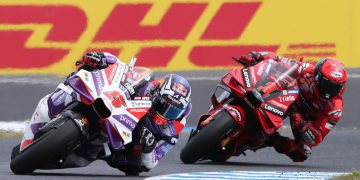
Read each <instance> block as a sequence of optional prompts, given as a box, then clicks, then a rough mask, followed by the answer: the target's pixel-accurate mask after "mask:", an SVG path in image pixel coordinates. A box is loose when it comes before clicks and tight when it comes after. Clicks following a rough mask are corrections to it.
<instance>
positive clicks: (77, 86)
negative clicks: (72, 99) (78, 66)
mask: <svg viewBox="0 0 360 180" xmlns="http://www.w3.org/2000/svg"><path fill="white" fill-rule="evenodd" d="M66 81H67V82H68V84H69V86H70V87H71V88H72V89H74V91H76V92H77V93H78V94H79V95H80V96H82V97H83V98H84V99H86V100H87V101H88V102H93V101H94V98H93V97H92V96H91V95H90V94H89V93H88V91H87V90H86V89H85V88H84V87H83V86H82V82H81V79H80V78H79V77H78V76H72V77H70V78H69V79H67V80H66Z"/></svg>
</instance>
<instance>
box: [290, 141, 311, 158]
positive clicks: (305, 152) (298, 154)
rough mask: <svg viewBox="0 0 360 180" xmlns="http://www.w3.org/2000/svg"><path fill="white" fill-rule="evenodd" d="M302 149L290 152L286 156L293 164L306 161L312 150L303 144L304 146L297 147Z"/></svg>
mask: <svg viewBox="0 0 360 180" xmlns="http://www.w3.org/2000/svg"><path fill="white" fill-rule="evenodd" d="M299 146H302V147H299V148H298V149H297V150H295V151H293V152H290V153H289V154H288V156H289V157H290V158H291V159H292V160H293V161H294V162H304V161H305V160H307V159H308V158H309V157H310V155H311V153H312V150H311V148H310V147H309V146H308V145H306V144H304V145H299Z"/></svg>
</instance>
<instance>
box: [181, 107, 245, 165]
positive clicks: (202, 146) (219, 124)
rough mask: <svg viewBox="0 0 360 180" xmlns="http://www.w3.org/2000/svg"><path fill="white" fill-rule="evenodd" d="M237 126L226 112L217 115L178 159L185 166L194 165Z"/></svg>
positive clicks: (190, 142)
mask: <svg viewBox="0 0 360 180" xmlns="http://www.w3.org/2000/svg"><path fill="white" fill-rule="evenodd" d="M237 126H238V124H237V123H236V122H235V121H234V119H233V118H232V117H231V116H230V115H229V113H228V112H227V111H225V110H224V111H221V112H219V114H217V115H216V116H215V117H214V118H213V120H212V121H211V122H210V124H209V125H207V126H206V127H204V128H203V129H201V130H200V131H199V132H198V133H197V134H196V135H194V136H193V137H192V138H191V139H190V140H189V142H188V143H187V144H186V145H185V147H184V148H183V149H182V151H181V153H180V159H181V161H182V162H183V163H185V164H192V163H195V162H196V161H197V160H199V159H200V158H202V157H204V155H205V154H207V153H208V152H210V151H211V150H212V149H213V148H215V147H216V146H217V145H218V143H219V142H220V141H221V140H222V139H223V138H224V136H225V135H226V134H227V133H229V132H230V131H231V130H233V129H234V128H237Z"/></svg>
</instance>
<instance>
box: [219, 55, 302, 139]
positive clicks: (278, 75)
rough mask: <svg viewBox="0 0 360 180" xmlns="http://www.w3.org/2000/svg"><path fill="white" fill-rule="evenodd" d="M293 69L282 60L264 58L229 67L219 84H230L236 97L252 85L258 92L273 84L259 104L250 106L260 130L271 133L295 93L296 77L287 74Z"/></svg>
mask: <svg viewBox="0 0 360 180" xmlns="http://www.w3.org/2000/svg"><path fill="white" fill-rule="evenodd" d="M295 69H296V67H295V66H294V67H291V66H289V65H288V64H286V63H283V62H277V61H274V60H271V59H270V60H264V61H262V62H260V63H258V64H257V65H255V66H251V67H248V68H243V69H232V70H230V71H229V73H228V74H226V75H224V76H223V78H222V83H224V84H226V85H227V86H228V87H230V88H231V90H232V91H233V92H235V94H236V95H237V96H239V97H245V93H246V92H248V91H251V90H252V89H254V88H256V89H257V90H258V91H261V90H263V88H265V87H267V86H268V85H269V84H270V83H272V82H275V83H277V84H276V85H277V86H276V87H277V88H273V89H271V90H270V92H269V93H268V94H263V95H262V98H263V99H264V102H262V103H261V105H260V107H258V108H255V107H254V111H255V114H256V115H257V116H258V119H259V120H260V123H261V124H262V127H263V129H264V131H265V132H266V133H267V134H273V133H274V132H275V131H276V130H277V129H278V128H280V127H281V126H282V121H283V119H284V118H285V116H286V115H287V111H288V108H289V107H290V106H291V104H292V103H293V102H294V101H295V100H296V99H297V98H298V96H299V90H298V86H297V82H296V79H294V78H292V77H291V76H290V74H291V73H292V72H293V71H294V70H295ZM282 73H285V75H284V74H282ZM284 84H287V85H288V86H284ZM279 87H280V88H279ZM264 117H265V118H264Z"/></svg>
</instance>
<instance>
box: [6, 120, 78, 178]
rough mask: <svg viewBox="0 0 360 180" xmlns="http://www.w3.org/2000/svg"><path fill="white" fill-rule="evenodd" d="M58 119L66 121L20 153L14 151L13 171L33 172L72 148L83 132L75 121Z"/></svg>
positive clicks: (16, 172) (17, 172)
mask: <svg viewBox="0 0 360 180" xmlns="http://www.w3.org/2000/svg"><path fill="white" fill-rule="evenodd" d="M58 120H59V121H66V122H65V123H64V124H62V125H61V126H60V127H57V128H54V129H50V130H49V131H48V132H46V133H45V134H43V135H42V136H40V137H39V138H38V139H36V140H34V142H33V143H31V144H30V145H29V147H27V148H26V149H24V150H23V151H22V152H20V153H19V154H14V152H13V153H12V156H13V157H12V160H11V163H10V168H11V171H12V172H13V173H15V174H28V173H32V172H33V171H34V170H35V169H37V168H41V167H42V166H43V165H45V164H46V163H47V162H48V161H50V160H52V159H53V158H56V157H58V156H59V155H61V154H62V153H63V152H66V151H67V150H68V149H69V148H72V147H71V146H74V144H75V142H78V141H79V140H80V138H81V132H80V129H79V128H78V127H77V125H76V124H75V122H74V121H72V120H70V119H58ZM15 149H16V148H15Z"/></svg>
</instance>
